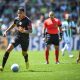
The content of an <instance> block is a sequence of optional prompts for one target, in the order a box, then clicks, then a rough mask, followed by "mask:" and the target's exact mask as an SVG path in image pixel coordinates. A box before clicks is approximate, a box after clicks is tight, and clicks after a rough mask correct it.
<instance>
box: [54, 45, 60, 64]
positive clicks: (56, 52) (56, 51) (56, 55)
mask: <svg viewBox="0 0 80 80" xmlns="http://www.w3.org/2000/svg"><path fill="white" fill-rule="evenodd" d="M54 47H55V57H56V58H55V60H56V64H59V46H56V45H55V46H54Z"/></svg>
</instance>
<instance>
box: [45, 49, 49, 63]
mask: <svg viewBox="0 0 80 80" xmlns="http://www.w3.org/2000/svg"><path fill="white" fill-rule="evenodd" d="M45 58H46V62H47V64H49V49H48V48H46V50H45Z"/></svg>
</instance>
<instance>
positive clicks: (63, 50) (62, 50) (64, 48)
mask: <svg viewBox="0 0 80 80" xmlns="http://www.w3.org/2000/svg"><path fill="white" fill-rule="evenodd" d="M65 50H66V43H64V47H63V48H62V49H61V52H62V56H64V52H65Z"/></svg>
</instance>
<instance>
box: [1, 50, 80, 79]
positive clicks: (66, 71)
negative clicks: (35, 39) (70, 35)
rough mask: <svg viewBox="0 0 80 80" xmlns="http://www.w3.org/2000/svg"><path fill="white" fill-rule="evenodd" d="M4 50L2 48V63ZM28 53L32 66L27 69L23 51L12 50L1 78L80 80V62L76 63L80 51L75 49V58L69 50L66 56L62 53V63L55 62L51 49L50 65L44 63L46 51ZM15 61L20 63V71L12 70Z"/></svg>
mask: <svg viewBox="0 0 80 80" xmlns="http://www.w3.org/2000/svg"><path fill="white" fill-rule="evenodd" d="M4 52H5V51H2V50H0V64H1V62H2V57H3V53H4ZM28 54H29V63H30V67H29V70H26V68H25V62H24V59H23V56H22V54H21V52H19V51H12V52H11V54H10V56H9V59H8V61H7V64H6V66H5V69H4V71H3V72H0V80H80V64H76V58H77V55H78V51H73V54H74V57H73V58H69V57H68V53H67V52H66V53H65V55H64V56H62V55H61V53H60V57H59V59H60V64H55V55H54V52H53V51H50V56H49V57H50V59H49V61H50V64H48V65H47V64H44V63H45V58H44V51H28ZM13 63H17V64H19V66H20V69H19V72H16V73H14V72H12V71H11V69H10V67H11V65H12V64H13Z"/></svg>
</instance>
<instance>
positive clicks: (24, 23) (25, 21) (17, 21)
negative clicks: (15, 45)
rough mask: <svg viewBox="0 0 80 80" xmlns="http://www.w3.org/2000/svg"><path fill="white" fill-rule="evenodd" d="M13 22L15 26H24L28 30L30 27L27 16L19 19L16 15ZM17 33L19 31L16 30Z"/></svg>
mask: <svg viewBox="0 0 80 80" xmlns="http://www.w3.org/2000/svg"><path fill="white" fill-rule="evenodd" d="M14 24H16V25H17V27H19V26H20V27H23V28H25V30H28V29H29V28H31V20H30V19H29V18H28V17H27V16H26V17H25V18H23V19H22V20H20V19H19V18H18V17H16V18H15V20H14ZM18 33H20V32H18ZM20 34H21V33H20ZM23 34H25V33H23ZM25 35H26V34H25Z"/></svg>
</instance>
